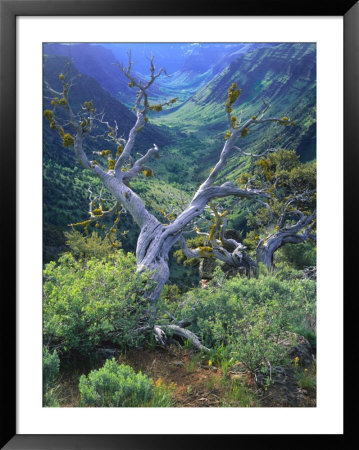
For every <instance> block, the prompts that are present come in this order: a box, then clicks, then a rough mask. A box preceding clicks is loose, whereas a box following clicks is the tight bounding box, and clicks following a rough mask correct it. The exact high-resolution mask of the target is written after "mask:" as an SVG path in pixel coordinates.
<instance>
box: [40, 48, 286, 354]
mask: <svg viewBox="0 0 359 450" xmlns="http://www.w3.org/2000/svg"><path fill="white" fill-rule="evenodd" d="M132 66H133V62H132V59H131V54H129V61H128V65H127V66H122V65H119V67H120V69H121V71H122V74H123V75H124V76H125V77H127V79H128V85H129V87H132V88H136V101H135V104H134V108H133V110H134V112H135V115H136V119H135V124H134V125H133V127H132V128H131V130H130V131H129V134H128V136H127V138H125V137H123V136H119V127H118V125H117V123H114V124H110V123H108V122H107V121H106V120H105V113H104V112H97V111H96V109H95V107H94V105H93V102H92V101H91V100H87V101H84V103H83V105H82V108H81V110H80V111H77V112H75V111H73V109H72V107H71V97H70V91H71V87H72V86H73V83H74V80H73V79H71V78H70V76H69V70H67V71H66V73H61V74H60V75H59V79H60V81H61V85H62V89H61V90H60V91H56V90H55V89H53V88H52V87H51V86H50V85H49V84H48V83H46V82H45V87H46V90H47V92H48V93H49V95H50V97H48V100H49V101H50V103H51V105H52V109H47V110H45V111H44V115H45V117H46V119H47V120H48V121H49V125H50V128H51V129H52V130H54V132H56V133H58V135H59V137H60V139H61V140H62V144H63V146H64V147H65V148H68V147H73V148H74V151H75V155H76V157H77V160H78V162H79V163H80V165H81V166H82V167H83V168H84V169H87V170H90V171H91V172H92V174H93V175H94V176H96V177H98V178H99V179H100V180H101V181H102V183H103V186H104V187H105V188H106V189H107V190H108V191H109V192H110V193H111V194H112V196H113V198H114V201H115V204H114V205H113V206H112V207H111V208H108V209H106V208H105V207H104V204H105V203H104V199H103V194H102V192H101V193H100V194H99V195H98V196H96V197H95V198H93V199H91V201H90V208H89V218H88V219H87V220H85V221H83V222H82V223H81V225H82V226H84V227H85V228H86V229H87V228H88V227H89V226H90V225H94V226H96V225H97V224H99V222H100V221H101V220H102V219H104V218H105V217H109V216H111V215H112V216H113V217H115V220H114V225H113V227H112V231H114V232H116V222H117V221H118V219H119V217H118V214H119V213H120V212H121V211H122V210H126V211H127V212H128V213H129V214H130V215H131V216H132V218H133V220H134V221H135V222H136V223H137V225H138V226H139V228H140V234H139V237H138V241H137V248H136V260H137V270H138V271H139V272H142V271H150V272H151V276H150V282H149V283H148V288H147V289H146V290H145V297H146V298H147V299H148V302H149V304H150V305H151V308H150V310H151V312H150V313H149V316H148V325H147V326H143V330H144V331H149V330H153V331H154V332H155V336H156V338H157V340H158V341H160V342H164V341H165V339H166V332H167V331H169V332H170V333H173V334H178V335H181V336H184V337H186V338H187V339H189V340H190V341H192V343H193V344H194V345H195V346H196V347H198V348H203V346H202V345H201V343H200V342H199V340H198V339H197V337H196V336H194V335H193V333H191V332H190V331H188V330H186V329H185V328H184V327H183V324H182V323H176V319H175V318H173V317H171V321H172V323H171V324H169V325H166V326H165V325H161V326H158V325H157V324H156V317H157V310H158V308H157V300H158V298H159V296H160V293H161V290H162V287H163V286H164V284H165V283H166V281H167V280H168V278H169V266H168V259H169V251H170V250H171V248H172V247H173V246H174V245H175V244H176V243H178V242H180V241H181V242H182V243H183V241H184V238H183V233H184V232H185V231H186V229H187V228H188V226H190V225H191V223H193V221H194V220H195V219H196V218H198V217H199V216H200V215H201V214H202V213H203V211H204V209H205V208H206V206H207V205H208V204H209V203H210V202H211V201H213V200H214V199H218V198H225V197H231V196H232V197H237V198H239V199H268V200H270V199H271V193H270V192H268V190H266V189H263V186H259V187H258V188H257V187H254V186H253V185H252V184H251V183H247V185H246V186H245V187H244V188H241V187H238V186H237V185H235V184H234V183H233V182H230V181H227V182H224V183H223V182H220V181H219V178H220V175H222V169H223V168H224V167H225V165H226V163H227V161H228V158H229V157H230V155H232V154H233V152H234V151H235V152H238V151H240V152H241V153H243V154H245V153H244V152H242V150H241V149H239V148H238V147H237V146H236V143H237V141H239V140H242V139H244V138H245V136H246V135H247V134H248V133H251V132H252V131H253V130H255V129H256V128H257V127H258V126H259V125H260V126H263V125H265V124H273V123H276V124H280V125H283V126H288V125H291V124H292V125H293V123H292V122H291V121H290V119H289V118H288V117H265V115H266V113H267V111H268V109H269V104H266V103H264V105H263V107H262V109H261V110H260V111H258V113H257V114H256V115H253V116H252V117H250V118H247V119H244V118H243V117H242V116H243V114H240V116H239V117H236V116H235V115H234V114H233V111H232V106H233V104H234V103H235V102H236V101H237V99H238V97H239V96H240V93H241V90H240V89H239V88H237V86H236V84H235V83H233V84H232V85H231V86H230V87H229V89H228V96H227V100H226V102H225V112H226V115H227V119H228V128H229V129H228V131H227V132H226V134H225V136H224V145H223V148H222V150H221V152H220V154H219V158H218V161H217V163H216V164H215V166H214V168H213V169H212V170H211V172H210V174H209V175H208V177H207V178H206V179H205V180H204V182H203V183H202V184H201V185H200V186H199V188H198V190H197V191H196V193H195V194H194V196H193V198H192V199H191V200H190V202H189V204H188V205H187V206H186V207H184V209H183V211H182V212H181V213H180V214H178V215H177V216H173V218H170V221H169V223H167V224H164V223H161V222H160V221H159V219H157V218H156V217H155V216H154V215H153V214H152V213H151V212H150V211H149V210H148V209H147V208H146V206H145V204H144V202H143V201H142V199H141V198H140V197H139V196H138V195H137V194H136V192H134V190H133V189H132V188H131V184H130V183H131V181H132V180H133V179H134V178H135V177H138V176H141V175H142V176H145V177H151V176H152V170H151V168H150V167H149V166H148V164H149V161H150V159H151V157H158V156H159V149H158V147H157V145H156V144H153V145H152V147H151V148H149V149H148V150H147V152H146V153H145V154H144V155H140V156H139V157H136V154H134V146H135V141H136V137H137V134H138V133H139V132H140V131H141V129H142V128H143V127H144V126H145V125H146V122H148V115H149V113H150V112H151V111H154V112H157V111H161V110H162V109H163V108H164V107H166V106H169V105H171V104H172V103H174V102H175V101H176V99H172V100H169V101H167V102H164V103H161V104H150V102H149V99H148V95H147V92H148V89H149V88H150V87H151V86H152V84H153V83H154V82H155V81H156V79H157V78H158V77H159V76H160V75H161V74H166V72H165V70H164V69H163V68H161V69H160V70H158V71H157V72H156V68H155V65H154V58H153V57H152V58H151V59H150V68H149V72H150V73H149V80H148V81H147V82H144V81H139V80H137V79H135V77H134V76H133V73H132ZM90 139H92V140H94V142H100V143H102V145H101V147H100V149H99V150H98V151H95V152H94V153H95V158H94V157H91V158H90V157H89V156H88V155H87V153H86V151H85V145H86V141H89V140H90ZM98 145H99V146H100V144H98ZM101 148H102V149H101ZM103 148H104V149H103ZM136 158H137V159H136ZM222 239H223V237H222ZM114 245H116V244H115V243H114ZM233 245H234V246H236V243H233ZM237 247H238V246H237ZM237 247H236V248H237ZM198 251H199V252H200V253H201V254H204V255H206V256H210V255H213V256H216V255H219V253H220V251H217V248H216V247H215V246H214V247H211V246H208V247H207V246H204V247H202V248H200V249H199V250H198ZM239 251H240V249H238V250H236V249H235V253H239ZM232 253H233V252H232Z"/></svg>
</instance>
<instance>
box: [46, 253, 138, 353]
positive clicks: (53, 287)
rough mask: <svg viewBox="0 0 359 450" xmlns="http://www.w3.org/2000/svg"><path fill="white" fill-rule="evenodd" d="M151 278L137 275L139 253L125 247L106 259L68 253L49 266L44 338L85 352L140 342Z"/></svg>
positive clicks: (61, 346) (68, 348) (53, 344)
mask: <svg viewBox="0 0 359 450" xmlns="http://www.w3.org/2000/svg"><path fill="white" fill-rule="evenodd" d="M146 279H147V275H145V274H142V275H140V274H136V261H135V257H134V256H133V255H132V254H130V253H129V254H127V255H125V254H124V253H123V252H122V251H121V250H119V251H118V252H117V253H116V254H115V255H113V256H112V257H108V258H106V259H103V260H100V259H96V258H90V259H88V260H86V261H81V260H80V261H78V260H76V259H75V258H74V256H73V255H71V254H70V253H66V254H64V255H63V256H61V258H60V259H59V261H58V263H54V262H51V263H49V264H47V265H46V268H45V270H44V285H43V293H44V300H43V334H44V339H45V340H46V341H47V342H49V343H51V345H52V346H56V347H57V348H59V349H61V351H62V352H65V353H66V352H69V351H76V352H79V353H81V354H83V355H88V354H89V353H93V351H94V348H95V347H98V346H101V345H108V344H110V345H111V344H113V345H115V346H119V347H122V348H123V347H126V346H135V345H138V344H139V340H140V339H142V336H140V335H139V334H136V332H135V331H134V330H135V329H136V328H138V321H139V319H140V318H141V317H142V315H143V310H144V309H145V308H146V307H147V304H146V302H145V301H144V299H143V296H142V294H143V289H144V283H145V281H146Z"/></svg>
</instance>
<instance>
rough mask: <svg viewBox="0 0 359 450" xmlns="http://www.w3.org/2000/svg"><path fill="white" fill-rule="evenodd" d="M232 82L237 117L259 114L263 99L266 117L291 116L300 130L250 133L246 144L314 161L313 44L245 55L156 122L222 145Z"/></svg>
mask: <svg viewBox="0 0 359 450" xmlns="http://www.w3.org/2000/svg"><path fill="white" fill-rule="evenodd" d="M232 83H237V86H238V87H240V88H241V89H242V94H241V96H240V98H239V100H238V101H237V104H236V107H235V108H234V114H236V115H239V114H240V111H243V117H244V118H245V117H250V116H251V115H253V114H256V113H257V112H258V110H259V109H260V108H261V107H262V106H263V100H266V101H267V102H269V103H270V104H271V109H270V111H269V112H268V113H267V114H268V116H276V115H279V116H280V117H282V116H288V117H290V119H291V120H293V121H295V122H296V123H297V126H296V127H287V129H284V130H283V127H281V126H270V127H266V129H265V131H264V130H263V129H261V130H259V131H258V132H257V133H253V134H252V135H251V133H249V134H248V136H247V137H246V138H245V139H243V145H245V146H246V147H247V148H251V149H253V151H260V150H263V146H264V147H265V146H270V147H273V146H274V145H278V140H277V139H278V138H280V139H281V141H280V145H281V146H283V147H285V146H290V147H291V148H295V149H296V150H297V152H298V153H299V154H300V155H301V158H302V159H303V160H310V159H313V158H314V157H315V137H316V127H315V115H316V48H315V45H314V44H278V45H273V46H269V47H265V48H260V49H255V50H253V51H250V52H245V53H243V54H242V55H240V57H239V58H237V59H236V60H235V61H233V62H232V63H231V64H230V65H229V66H228V67H227V68H225V69H224V70H223V71H222V72H221V73H220V74H218V75H217V76H216V77H215V78H214V79H213V80H212V81H211V82H209V83H208V84H206V85H205V86H204V87H203V88H201V89H200V90H199V91H198V92H197V93H196V94H194V95H193V96H192V97H191V98H190V99H188V100H187V101H186V102H185V103H184V104H183V105H182V106H180V107H179V108H177V109H176V110H175V111H172V112H170V113H168V114H163V115H161V116H158V117H157V118H156V119H155V122H156V123H158V124H165V125H168V126H170V127H174V128H176V127H178V128H180V129H181V130H182V132H185V133H187V134H188V133H194V134H195V135H196V136H197V137H200V138H201V139H202V140H206V138H208V137H210V138H211V139H215V140H216V142H219V141H220V139H222V141H223V136H224V134H225V132H226V130H227V127H228V126H227V123H226V115H225V112H224V103H225V100H226V97H227V89H228V87H229V86H230V85H231V84H232Z"/></svg>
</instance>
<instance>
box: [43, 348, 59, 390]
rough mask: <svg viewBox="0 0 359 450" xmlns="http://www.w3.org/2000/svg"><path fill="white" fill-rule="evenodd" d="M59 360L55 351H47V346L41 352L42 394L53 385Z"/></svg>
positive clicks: (57, 371)
mask: <svg viewBox="0 0 359 450" xmlns="http://www.w3.org/2000/svg"><path fill="white" fill-rule="evenodd" d="M59 369H60V360H59V357H58V355H57V351H56V350H54V351H53V353H50V352H49V349H48V348H47V347H44V348H43V352H42V391H43V394H44V395H45V393H46V392H47V391H48V390H49V389H51V388H53V387H54V384H55V380H56V378H57V376H58V374H59Z"/></svg>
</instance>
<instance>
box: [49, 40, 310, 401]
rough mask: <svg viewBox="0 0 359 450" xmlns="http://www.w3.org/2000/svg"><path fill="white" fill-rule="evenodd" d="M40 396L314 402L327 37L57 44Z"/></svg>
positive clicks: (52, 57)
mask: <svg viewBox="0 0 359 450" xmlns="http://www.w3.org/2000/svg"><path fill="white" fill-rule="evenodd" d="M42 174H43V308H42V313H43V315H42V317H43V329H42V332H43V353H42V354H43V406H44V407H91V408H94V407H102V408H103V407H112V408H114V407H115V408H123V407H172V408H183V407H186V408H187V407H195V408H198V407H211V408H218V407H220V408H223V407H252V408H253V407H254V408H261V407H316V44H315V43H301V42H290V43H287V42H275V43H274V42H233V43H228V42H227V43H219V42H213V43H211V42H176V43H174V42H171V43H165V42H164V43H150V42H144V43H138V42H137V43H131V42H126V43H108V42H106V43H100V42H99V43H94V42H91V43H71V42H61V43H60V42H48V43H44V44H43V171H42Z"/></svg>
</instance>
